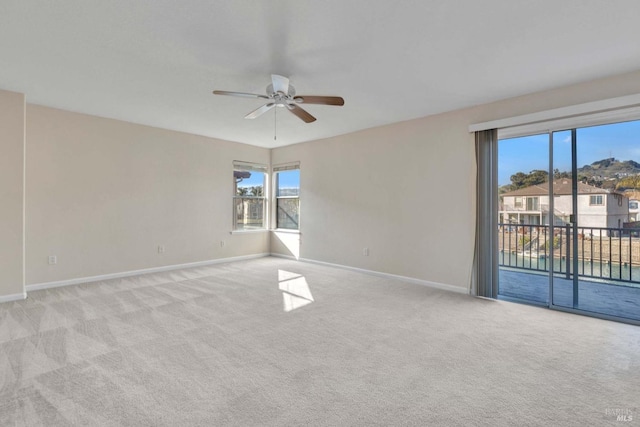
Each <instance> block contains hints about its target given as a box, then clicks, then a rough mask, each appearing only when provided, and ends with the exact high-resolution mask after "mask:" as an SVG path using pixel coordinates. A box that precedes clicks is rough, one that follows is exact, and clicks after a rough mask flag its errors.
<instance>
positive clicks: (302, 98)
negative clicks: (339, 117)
mask: <svg viewBox="0 0 640 427" xmlns="http://www.w3.org/2000/svg"><path fill="white" fill-rule="evenodd" d="M293 100H294V101H296V102H299V103H301V104H320V105H344V99H343V98H341V97H339V96H316V95H296V97H295V98H294V99H293Z"/></svg>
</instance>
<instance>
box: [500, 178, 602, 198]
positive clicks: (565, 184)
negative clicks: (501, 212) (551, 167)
mask: <svg viewBox="0 0 640 427" xmlns="http://www.w3.org/2000/svg"><path fill="white" fill-rule="evenodd" d="M571 183H572V180H571V179H568V178H562V179H557V180H555V181H553V194H554V195H555V196H564V195H570V194H571ZM548 194H549V187H548V184H547V183H546V182H545V183H543V184H536V185H531V186H529V187H524V188H519V189H517V190H514V191H509V192H508V193H504V194H502V196H503V197H504V196H507V197H509V196H546V195H548ZM578 194H612V192H611V191H609V190H606V189H604V188H598V187H595V186H593V185H589V184H585V183H583V182H578Z"/></svg>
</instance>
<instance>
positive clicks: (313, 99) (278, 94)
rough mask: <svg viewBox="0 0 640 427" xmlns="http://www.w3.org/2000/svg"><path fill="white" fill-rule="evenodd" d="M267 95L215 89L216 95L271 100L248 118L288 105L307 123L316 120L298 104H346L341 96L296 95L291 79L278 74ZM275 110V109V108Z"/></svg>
mask: <svg viewBox="0 0 640 427" xmlns="http://www.w3.org/2000/svg"><path fill="white" fill-rule="evenodd" d="M266 93H267V95H266V96H265V95H257V94H252V93H244V92H229V91H224V90H214V91H213V94H214V95H230V96H239V97H243V98H262V99H267V100H269V102H267V103H266V104H264V105H263V106H262V107H259V108H257V109H256V110H254V111H252V112H250V113H249V114H247V115H246V116H245V118H246V119H255V118H256V117H259V116H261V115H262V114H264V113H266V112H267V111H269V110H270V109H272V108H273V107H287V109H288V110H289V111H290V112H291V113H293V114H294V115H295V116H297V117H298V118H299V119H300V120H302V121H303V122H305V123H311V122H314V121H315V120H316V118H315V117H313V116H312V115H311V114H309V112H307V111H306V110H304V109H302V108H301V107H299V106H298V105H296V104H302V103H305V104H317V105H334V106H341V105H344V99H342V98H341V97H339V96H320V95H304V96H296V89H295V88H294V87H293V85H292V84H290V83H289V79H288V78H287V77H284V76H280V75H277V74H272V75H271V83H270V84H269V85H268V86H267V90H266ZM274 111H275V110H274Z"/></svg>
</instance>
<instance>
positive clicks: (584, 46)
mask: <svg viewBox="0 0 640 427" xmlns="http://www.w3.org/2000/svg"><path fill="white" fill-rule="evenodd" d="M0 11H1V12H0V40H2V41H3V43H0V58H2V66H1V67H0V88H2V89H5V90H11V91H15V92H20V93H24V94H25V95H26V98H27V100H28V102H29V103H31V104H37V105H44V106H48V107H54V108H61V109H64V110H70V111H75V112H79V113H86V114H92V115H96V116H101V117H107V118H114V119H120V120H125V121H128V122H133V123H139V124H145V125H151V126H156V127H160V128H165V129H173V130H178V131H184V132H188V133H192V134H197V135H205V136H210V137H215V138H220V139H225V140H230V141H238V142H243V143H247V144H252V145H258V146H264V147H274V146H279V145H287V144H293V143H297V142H302V141H310V140H318V139H322V138H327V137H331V136H336V135H340V134H345V133H350V132H354V131H357V130H360V129H366V128H373V127H377V126H382V125H387V124H390V123H396V122H401V121H406V120H410V119H415V118H419V117H425V116H429V115H434V114H438V113H443V112H447V111H453V110H458V109H461V108H466V107H471V106H476V105H480V104H485V103H489V102H494V101H497V100H501V99H506V98H512V97H516V96H521V95H525V94H530V93H534V92H540V91H544V90H550V89H554V88H559V87H563V86H567V85H571V84H576V83H581V82H587V81H591V80H595V79H599V78H604V77H609V76H614V75H619V74H622V73H627V72H631V71H634V70H640V54H639V47H638V43H636V42H634V40H638V39H640V25H638V16H640V2H638V1H632V0H627V1H622V0H620V1H608V2H607V1H586V0H564V1H558V0H536V1H513V0H485V1H476V0H460V1H443V0H411V1H403V2H397V1H389V0H350V1H342V0H326V1H314V0H296V1H293V0H287V1H262V2H261V1H228V0H208V1H198V2H189V3H188V6H185V5H184V4H183V2H177V1H175V0H154V1H131V0H110V1H102V2H100V1H91V2H89V1H80V2H79V1H66V2H65V1H55V2H42V1H39V0H20V1H4V2H2V6H1V7H0ZM487 22H490V23H499V25H487ZM542 64H553V66H543V65H542ZM272 73H274V74H281V75H284V76H287V77H289V78H290V79H291V83H292V84H293V85H294V86H295V89H296V91H297V94H299V95H339V96H342V97H343V98H344V99H345V105H344V106H343V107H335V106H325V105H308V106H304V108H305V109H307V110H308V111H309V113H311V114H312V115H314V116H315V117H317V119H318V120H317V121H316V122H314V123H312V124H306V123H304V122H302V121H301V120H299V119H298V118H297V117H295V116H294V115H293V114H290V113H288V112H287V111H286V110H285V109H283V108H277V109H273V110H272V111H269V112H268V113H267V114H265V115H264V116H262V117H259V118H256V119H255V120H244V118H243V117H244V116H245V115H246V114H247V113H249V112H250V111H252V110H254V109H256V108H258V107H260V106H261V105H262V104H263V103H264V102H263V100H260V99H246V98H245V99H242V98H233V97H224V96H214V95H213V94H212V93H211V92H212V90H214V89H217V90H226V91H239V92H249V93H257V94H264V93H265V89H266V86H267V85H268V84H269V83H270V82H271V77H270V75H271V74H272ZM541 105H542V104H541ZM276 110H278V111H277V113H278V114H277V115H276ZM276 118H277V130H278V131H277V139H274V119H276ZM466 124H467V123H466V122H465V126H466Z"/></svg>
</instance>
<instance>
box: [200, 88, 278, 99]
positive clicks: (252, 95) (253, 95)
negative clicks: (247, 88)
mask: <svg viewBox="0 0 640 427" xmlns="http://www.w3.org/2000/svg"><path fill="white" fill-rule="evenodd" d="M213 94H214V95H228V96H240V97H242V98H262V99H269V97H268V96H266V95H258V94H256V93H245V92H229V91H226V90H214V91H213Z"/></svg>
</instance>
